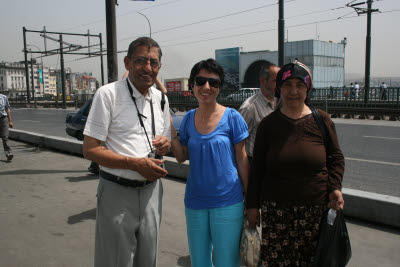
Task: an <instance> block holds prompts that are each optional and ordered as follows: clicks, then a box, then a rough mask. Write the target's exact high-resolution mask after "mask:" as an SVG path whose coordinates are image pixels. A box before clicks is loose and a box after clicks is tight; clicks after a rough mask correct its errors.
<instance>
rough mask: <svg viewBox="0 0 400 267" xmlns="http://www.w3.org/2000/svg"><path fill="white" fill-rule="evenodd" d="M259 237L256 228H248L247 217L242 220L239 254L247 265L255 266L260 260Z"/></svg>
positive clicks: (249, 266)
mask: <svg viewBox="0 0 400 267" xmlns="http://www.w3.org/2000/svg"><path fill="white" fill-rule="evenodd" d="M260 248H261V239H260V235H259V234H258V231H257V228H254V229H252V228H250V226H249V223H248V221H247V219H245V221H244V222H243V229H242V236H241V237H240V256H241V258H242V263H244V264H246V266H248V267H257V266H258V262H259V260H260Z"/></svg>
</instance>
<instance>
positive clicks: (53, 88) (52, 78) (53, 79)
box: [48, 69, 57, 96]
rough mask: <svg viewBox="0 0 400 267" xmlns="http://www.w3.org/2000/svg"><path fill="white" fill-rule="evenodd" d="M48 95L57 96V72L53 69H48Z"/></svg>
mask: <svg viewBox="0 0 400 267" xmlns="http://www.w3.org/2000/svg"><path fill="white" fill-rule="evenodd" d="M48 93H49V94H51V95H54V96H57V72H56V71H55V70H54V69H50V73H49V91H48Z"/></svg>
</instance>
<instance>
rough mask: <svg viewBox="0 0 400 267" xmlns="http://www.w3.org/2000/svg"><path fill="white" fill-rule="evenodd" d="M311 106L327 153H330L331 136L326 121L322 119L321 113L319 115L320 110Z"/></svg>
mask: <svg viewBox="0 0 400 267" xmlns="http://www.w3.org/2000/svg"><path fill="white" fill-rule="evenodd" d="M309 108H310V109H311V113H312V115H313V117H314V119H315V122H316V123H317V125H318V128H319V130H320V131H321V133H322V138H323V139H324V145H325V148H326V151H327V154H329V137H328V131H327V129H326V125H325V123H324V122H323V121H322V118H321V115H319V112H318V110H317V109H316V108H314V106H312V105H310V106H309Z"/></svg>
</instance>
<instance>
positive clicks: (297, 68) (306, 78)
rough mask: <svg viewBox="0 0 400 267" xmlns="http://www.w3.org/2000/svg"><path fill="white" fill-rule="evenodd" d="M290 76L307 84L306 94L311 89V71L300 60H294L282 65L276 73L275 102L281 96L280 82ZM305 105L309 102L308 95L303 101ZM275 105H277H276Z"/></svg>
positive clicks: (277, 101)
mask: <svg viewBox="0 0 400 267" xmlns="http://www.w3.org/2000/svg"><path fill="white" fill-rule="evenodd" d="M291 78H299V79H300V80H302V81H303V82H304V83H305V85H306V86H307V94H308V92H309V91H311V89H312V77H311V72H310V70H309V69H308V67H307V66H306V65H304V64H303V63H301V62H300V61H297V60H295V61H294V62H293V63H289V64H286V65H284V66H283V67H282V68H281V69H280V70H279V72H278V74H277V75H276V90H275V103H279V99H280V97H281V87H282V84H283V83H284V82H285V81H286V80H287V79H291ZM304 102H305V103H306V104H307V105H308V104H309V99H308V96H307V98H306V100H305V101H304ZM276 106H277V105H276Z"/></svg>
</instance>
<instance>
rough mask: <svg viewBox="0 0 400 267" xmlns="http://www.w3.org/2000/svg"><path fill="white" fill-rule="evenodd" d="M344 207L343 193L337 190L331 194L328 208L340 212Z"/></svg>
mask: <svg viewBox="0 0 400 267" xmlns="http://www.w3.org/2000/svg"><path fill="white" fill-rule="evenodd" d="M343 207H344V200H343V195H342V192H340V191H339V190H335V191H333V192H332V193H330V194H329V203H328V208H331V209H334V210H336V211H338V210H339V209H343Z"/></svg>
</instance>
